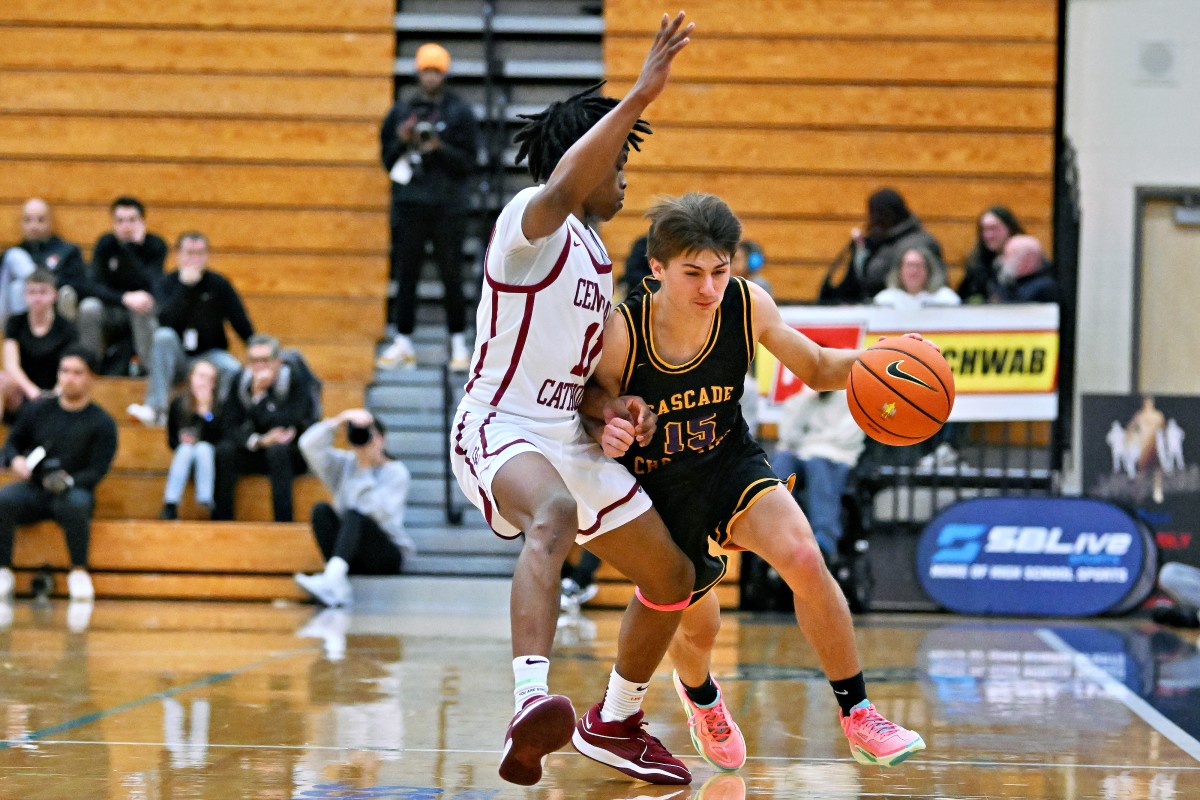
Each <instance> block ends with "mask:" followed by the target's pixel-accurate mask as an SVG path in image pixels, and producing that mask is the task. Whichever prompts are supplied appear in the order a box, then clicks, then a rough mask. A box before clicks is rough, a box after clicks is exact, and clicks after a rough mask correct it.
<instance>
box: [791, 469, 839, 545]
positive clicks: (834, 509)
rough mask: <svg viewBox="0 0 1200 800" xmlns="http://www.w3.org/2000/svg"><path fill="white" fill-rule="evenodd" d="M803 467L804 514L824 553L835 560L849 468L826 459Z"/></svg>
mask: <svg viewBox="0 0 1200 800" xmlns="http://www.w3.org/2000/svg"><path fill="white" fill-rule="evenodd" d="M801 463H802V465H803V467H804V511H805V513H807V514H808V521H809V523H811V524H812V527H813V533H814V534H815V535H816V537H817V544H818V545H820V547H821V552H822V553H824V554H825V555H826V556H827V557H829V558H832V557H834V556H836V555H837V551H838V542H840V541H841V540H842V493H843V492H845V491H846V481H847V480H848V479H849V477H850V465H849V464H843V463H841V462H839V461H830V460H828V459H825V458H810V459H808V460H807V461H804V462H801Z"/></svg>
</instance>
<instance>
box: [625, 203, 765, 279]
mask: <svg viewBox="0 0 1200 800" xmlns="http://www.w3.org/2000/svg"><path fill="white" fill-rule="evenodd" d="M646 217H647V218H648V219H649V220H650V234H649V238H648V239H647V241H646V254H647V256H649V257H650V258H653V259H655V260H656V261H658V262H660V263H662V264H666V263H668V262H669V261H670V260H671V259H672V258H674V257H675V256H678V255H680V254H686V253H701V252H704V251H706V250H711V251H712V252H714V253H718V254H720V255H723V256H732V255H733V253H734V251H735V250H737V246H738V242H739V241H740V240H741V238H742V223H741V221H740V220H739V219H738V218H737V215H736V214H734V213H733V209H731V208H730V207H729V205H728V204H726V202H725V201H724V200H722V199H721V198H719V197H717V196H716V195H712V194H700V193H698V192H688V193H687V194H685V195H681V196H680V197H665V198H662V199H660V200H659V201H657V202H656V203H655V204H654V205H653V206H651V207H650V210H649V211H647V212H646Z"/></svg>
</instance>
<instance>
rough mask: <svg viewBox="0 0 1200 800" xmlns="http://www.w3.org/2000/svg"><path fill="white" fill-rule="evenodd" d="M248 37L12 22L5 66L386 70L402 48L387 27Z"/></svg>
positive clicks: (1, 56)
mask: <svg viewBox="0 0 1200 800" xmlns="http://www.w3.org/2000/svg"><path fill="white" fill-rule="evenodd" d="M3 16H4V11H3V10H0V17H3ZM246 37H247V34H246V33H245V32H240V31H229V30H217V31H213V30H189V31H187V34H186V35H180V32H179V31H178V30H154V29H146V28H137V27H133V28H68V27H38V26H28V27H11V28H8V29H6V30H5V31H4V49H3V50H2V51H0V68H14V69H30V70H43V69H67V70H75V71H84V70H122V71H124V72H145V73H151V74H152V73H155V72H172V73H178V72H197V73H199V72H203V73H240V74H253V73H271V74H295V75H301V76H307V75H324V74H330V75H370V76H378V75H380V74H381V70H380V64H386V63H389V62H390V61H391V60H392V59H393V58H394V50H395V38H394V36H393V35H392V34H391V32H390V31H387V30H383V31H380V32H378V33H347V32H341V31H257V32H255V33H254V34H253V37H254V38H253V45H254V46H253V47H247V46H246V45H247V39H246Z"/></svg>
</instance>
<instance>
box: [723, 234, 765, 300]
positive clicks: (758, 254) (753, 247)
mask: <svg viewBox="0 0 1200 800" xmlns="http://www.w3.org/2000/svg"><path fill="white" fill-rule="evenodd" d="M764 264H766V258H765V257H764V255H763V249H762V247H761V246H760V245H759V244H758V242H754V241H751V240H750V239H742V241H740V242H738V246H737V250H736V251H734V254H733V260H732V261H731V262H730V264H729V274H730V275H732V276H733V277H735V278H745V279H746V280H748V281H752V282H754V283H757V284H758V285H759V286H761V287H762V288H763V289H765V290H766V292H767V294H769V295H772V296H773V295H774V294H775V293H774V292H772V291H771V282H770V281H768V280H767V279H766V278H764V277H763V274H762V268H763V265H764Z"/></svg>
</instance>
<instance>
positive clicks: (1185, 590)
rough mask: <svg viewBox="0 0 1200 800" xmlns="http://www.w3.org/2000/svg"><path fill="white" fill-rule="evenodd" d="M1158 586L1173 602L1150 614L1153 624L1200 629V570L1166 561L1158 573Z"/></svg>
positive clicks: (1188, 565)
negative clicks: (1152, 617)
mask: <svg viewBox="0 0 1200 800" xmlns="http://www.w3.org/2000/svg"><path fill="white" fill-rule="evenodd" d="M1158 585H1159V588H1161V589H1162V590H1163V591H1164V592H1166V594H1167V596H1168V597H1170V598H1171V599H1172V600H1174V601H1175V605H1173V606H1159V607H1157V608H1155V609H1154V610H1153V611H1152V612H1151V613H1152V614H1153V616H1154V620H1155V622H1158V623H1160V624H1162V625H1170V626H1171V627H1174V628H1200V612H1198V611H1197V609H1200V569H1197V568H1196V567H1194V566H1192V565H1190V564H1184V563H1182V562H1179V561H1168V562H1167V563H1166V564H1163V565H1162V568H1161V569H1160V570H1159V571H1158Z"/></svg>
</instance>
